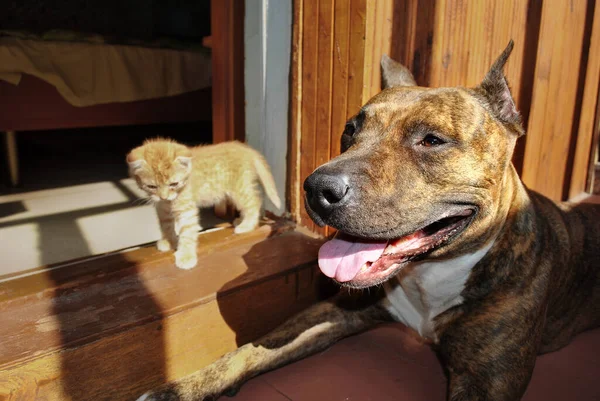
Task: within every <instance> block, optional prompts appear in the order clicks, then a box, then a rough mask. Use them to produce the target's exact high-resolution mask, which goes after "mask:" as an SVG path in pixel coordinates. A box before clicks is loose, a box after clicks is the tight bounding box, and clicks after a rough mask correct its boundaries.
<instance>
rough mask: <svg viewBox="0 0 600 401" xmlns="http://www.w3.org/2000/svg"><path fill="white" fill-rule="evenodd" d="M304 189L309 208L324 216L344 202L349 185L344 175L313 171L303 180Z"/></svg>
mask: <svg viewBox="0 0 600 401" xmlns="http://www.w3.org/2000/svg"><path fill="white" fill-rule="evenodd" d="M304 190H305V191H306V200H307V201H308V204H309V206H310V207H311V209H312V210H313V211H315V212H316V213H318V214H319V215H321V216H324V215H328V214H329V213H331V212H332V211H333V210H334V209H335V208H336V207H338V206H341V205H343V204H344V203H345V201H346V200H347V198H348V193H349V190H350V185H348V177H347V176H346V175H328V174H322V173H313V174H311V175H310V176H308V178H307V179H306V180H305V181H304Z"/></svg>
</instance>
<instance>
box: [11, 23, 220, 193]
mask: <svg viewBox="0 0 600 401" xmlns="http://www.w3.org/2000/svg"><path fill="white" fill-rule="evenodd" d="M60 35H61V36H60V38H56V37H50V39H49V37H48V36H47V35H46V36H45V37H39V36H37V37H32V36H31V35H29V36H24V35H23V34H18V33H17V34H15V33H8V34H7V33H6V32H0V110H1V111H0V131H2V132H3V133H4V138H5V142H6V147H7V150H8V151H7V159H8V165H9V171H10V179H11V182H12V184H13V185H16V184H17V183H18V179H19V177H18V163H17V149H16V135H17V133H18V132H19V131H28V130H53V129H62V128H80V127H97V126H117V125H137V124H152V123H159V122H161V123H164V122H185V121H200V120H210V119H211V105H212V99H211V81H212V71H211V52H210V49H208V48H206V47H204V46H195V47H187V48H181V47H179V48H178V46H176V45H173V44H169V43H167V44H165V43H164V42H163V43H157V42H153V43H127V44H113V43H107V42H106V41H104V40H103V39H102V38H101V37H99V36H97V35H95V36H89V35H87V36H86V37H85V38H84V39H82V38H81V37H80V36H77V37H73V36H72V35H71V36H69V35H65V34H64V33H61V34H60Z"/></svg>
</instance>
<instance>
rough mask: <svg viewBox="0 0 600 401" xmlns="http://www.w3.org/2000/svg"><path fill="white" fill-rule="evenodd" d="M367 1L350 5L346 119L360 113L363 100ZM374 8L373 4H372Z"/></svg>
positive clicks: (356, 1)
mask: <svg viewBox="0 0 600 401" xmlns="http://www.w3.org/2000/svg"><path fill="white" fill-rule="evenodd" d="M367 5H368V2H367V0H352V2H351V4H350V39H349V43H350V51H349V57H348V96H347V104H348V107H347V110H346V118H350V117H351V116H353V115H354V114H356V113H358V111H359V110H360V108H361V106H362V105H363V103H364V101H365V100H366V99H363V79H364V68H365V32H366V14H367ZM370 6H371V7H372V2H371V3H370Z"/></svg>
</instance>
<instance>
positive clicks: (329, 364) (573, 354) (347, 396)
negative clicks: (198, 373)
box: [221, 324, 600, 401]
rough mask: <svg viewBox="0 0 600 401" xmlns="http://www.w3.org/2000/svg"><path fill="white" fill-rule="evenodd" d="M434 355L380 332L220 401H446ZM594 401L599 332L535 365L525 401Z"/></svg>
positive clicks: (598, 385)
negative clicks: (569, 400)
mask: <svg viewBox="0 0 600 401" xmlns="http://www.w3.org/2000/svg"><path fill="white" fill-rule="evenodd" d="M445 397H446V379H445V376H444V374H443V370H442V368H441V365H440V363H439V361H438V359H437V358H436V356H435V354H434V353H433V351H432V350H431V349H430V348H429V346H427V345H426V344H423V343H422V342H421V341H419V339H418V338H416V337H415V336H413V335H412V334H411V333H410V331H409V330H408V329H406V327H404V326H403V325H401V324H389V325H382V326H379V327H377V328H374V329H372V330H370V331H368V332H365V333H362V334H359V335H356V336H353V337H350V338H347V339H345V340H343V341H340V342H339V343H337V344H335V345H334V346H332V347H331V348H329V349H328V350H326V351H324V352H321V353H319V354H317V355H314V356H312V357H309V358H306V359H304V360H301V361H299V362H296V363H293V364H291V365H288V366H285V367H283V368H281V369H277V370H275V371H272V372H268V373H265V374H263V375H261V376H259V377H257V378H255V379H253V380H251V381H250V382H248V383H247V384H246V385H244V386H243V387H242V389H241V390H240V392H239V393H238V394H237V395H236V396H235V397H233V398H227V397H222V398H221V400H222V401H226V400H233V401H256V400H261V401H284V400H288V401H289V400H293V401H324V400H327V401H338V400H339V401H369V400H373V401H375V400H377V401H386V400H389V401H392V400H394V401H398V400H400V401H404V400H410V401H420V400H423V401H425V400H427V401H437V400H439V401H444V400H445V399H446V398H445ZM568 399H577V400H578V401H587V400H600V329H596V330H593V331H588V332H585V333H583V334H580V335H579V336H577V338H575V340H574V341H573V342H572V343H571V344H570V345H569V346H567V347H565V348H563V349H562V350H560V351H558V352H554V353H551V354H547V355H542V356H540V357H539V358H538V360H537V364H536V368H535V371H534V373H533V378H532V380H531V384H530V386H529V388H528V389H527V393H526V394H525V397H524V398H523V400H524V401H537V400H544V401H552V400H556V401H558V400H560V401H564V400H568Z"/></svg>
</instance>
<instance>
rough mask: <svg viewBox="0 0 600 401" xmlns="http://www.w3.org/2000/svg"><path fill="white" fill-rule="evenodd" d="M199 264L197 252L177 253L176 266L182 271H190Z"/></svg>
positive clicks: (184, 251)
mask: <svg viewBox="0 0 600 401" xmlns="http://www.w3.org/2000/svg"><path fill="white" fill-rule="evenodd" d="M197 263H198V258H197V257H196V252H195V250H194V251H188V250H182V249H180V250H178V251H177V252H175V266H177V267H179V268H180V269H184V270H189V269H192V268H193V267H195V266H196V264H197Z"/></svg>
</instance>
